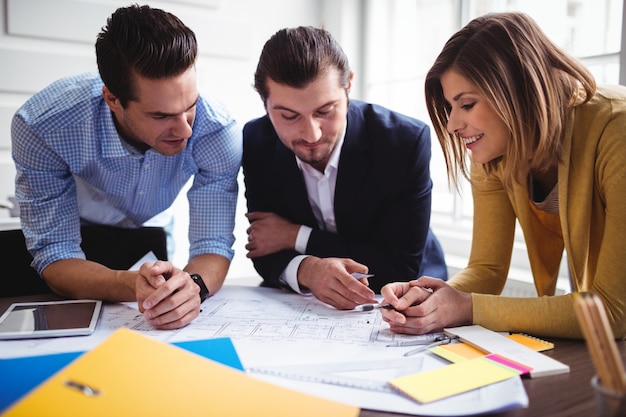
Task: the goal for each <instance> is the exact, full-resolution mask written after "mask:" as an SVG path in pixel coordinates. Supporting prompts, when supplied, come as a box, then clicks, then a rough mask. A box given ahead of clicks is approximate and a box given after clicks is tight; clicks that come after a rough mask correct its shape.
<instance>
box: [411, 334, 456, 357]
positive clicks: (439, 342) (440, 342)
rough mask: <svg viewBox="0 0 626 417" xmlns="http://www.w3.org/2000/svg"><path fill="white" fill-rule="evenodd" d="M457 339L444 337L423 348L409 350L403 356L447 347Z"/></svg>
mask: <svg viewBox="0 0 626 417" xmlns="http://www.w3.org/2000/svg"><path fill="white" fill-rule="evenodd" d="M458 338H459V337H458V336H444V337H442V338H441V339H440V340H437V341H436V342H433V343H431V344H429V345H424V346H420V347H418V348H417V349H413V350H409V351H408V352H406V353H405V354H404V356H412V355H415V354H416V353H419V352H422V351H424V350H428V349H432V348H434V347H436V346H441V345H447V344H448V343H450V342H451V341H453V340H455V339H458Z"/></svg>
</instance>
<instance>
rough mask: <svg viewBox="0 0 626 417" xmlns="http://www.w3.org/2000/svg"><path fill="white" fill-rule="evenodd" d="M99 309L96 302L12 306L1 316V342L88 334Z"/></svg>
mask: <svg viewBox="0 0 626 417" xmlns="http://www.w3.org/2000/svg"><path fill="white" fill-rule="evenodd" d="M101 309H102V301H99V300H63V301H39V302H31V303H13V304H11V306H10V307H9V308H8V309H7V311H5V313H4V314H3V315H2V316H1V317H0V339H31V338H38V337H57V336H80V335H87V334H90V333H92V332H93V331H94V330H95V328H96V324H97V322H98V318H99V317H100V310H101Z"/></svg>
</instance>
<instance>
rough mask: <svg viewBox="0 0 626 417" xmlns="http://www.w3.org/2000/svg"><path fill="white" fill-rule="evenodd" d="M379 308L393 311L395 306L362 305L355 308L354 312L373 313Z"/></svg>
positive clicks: (386, 304)
mask: <svg viewBox="0 0 626 417" xmlns="http://www.w3.org/2000/svg"><path fill="white" fill-rule="evenodd" d="M379 308H384V309H386V310H393V306H392V305H391V304H389V303H385V304H380V303H378V304H361V305H358V306H356V307H354V308H353V310H354V311H372V310H376V309H379Z"/></svg>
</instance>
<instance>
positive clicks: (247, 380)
mask: <svg viewBox="0 0 626 417" xmlns="http://www.w3.org/2000/svg"><path fill="white" fill-rule="evenodd" d="M359 411H360V410H359V408H357V407H353V406H349V405H345V404H341V403H337V402H333V401H329V400H326V399H321V398H317V397H314V396H311V395H308V394H304V393H300V392H297V391H292V390H289V389H286V388H282V387H278V386H275V385H272V384H269V383H266V382H263V381H260V380H257V379H254V378H252V377H250V376H249V375H246V374H245V373H244V372H241V371H238V370H236V369H233V368H230V367H227V366H225V365H222V364H220V363H217V362H214V361H211V360H208V359H205V358H202V357H200V356H198V355H196V354H193V353H191V352H188V351H185V350H183V349H181V348H178V347H176V346H172V345H169V344H166V343H162V342H159V341H156V340H154V339H150V338H148V337H147V336H144V335H141V334H139V333H137V332H135V331H132V330H129V329H125V328H122V329H119V330H117V331H115V332H114V333H113V334H112V335H111V336H110V337H109V338H107V339H106V340H105V341H104V342H103V343H102V344H100V345H99V346H97V347H96V348H95V349H93V350H91V351H89V352H87V353H85V354H83V355H82V356H80V357H78V358H77V359H76V360H75V361H73V362H71V363H70V364H69V365H68V366H66V367H65V368H63V369H62V370H60V371H59V372H58V373H56V374H55V375H53V376H52V377H50V378H49V379H48V380H46V381H45V382H43V383H42V384H41V385H39V386H38V387H37V388H35V389H34V390H33V391H31V392H30V393H29V394H27V395H26V396H25V397H24V398H22V399H21V400H20V401H18V402H17V403H15V404H14V405H13V406H12V407H10V408H9V409H7V410H6V413H5V414H3V416H6V417H9V416H38V417H45V416H65V417H71V416H90V417H96V416H107V417H110V416H121V415H126V416H150V417H159V416H167V417H172V416H185V417H193V416H229V417H230V416H272V417H277V416H285V417H287V416H289V417H292V416H296V415H297V416H311V417H319V416H341V417H344V416H345V417H348V416H350V417H354V416H357V415H358V414H359Z"/></svg>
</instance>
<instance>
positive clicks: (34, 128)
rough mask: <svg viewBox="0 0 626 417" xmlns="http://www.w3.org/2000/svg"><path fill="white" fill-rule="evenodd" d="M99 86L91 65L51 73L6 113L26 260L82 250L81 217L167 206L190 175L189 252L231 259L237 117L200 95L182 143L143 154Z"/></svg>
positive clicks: (123, 223)
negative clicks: (123, 132)
mask: <svg viewBox="0 0 626 417" xmlns="http://www.w3.org/2000/svg"><path fill="white" fill-rule="evenodd" d="M102 86H103V84H102V81H101V80H100V77H99V76H98V74H94V73H89V74H82V75H78V76H74V77H68V78H64V79H61V80H58V81H56V82H54V83H53V84H51V85H50V86H48V87H46V88H45V89H44V90H42V91H41V92H39V93H37V94H35V95H34V96H33V97H32V98H30V99H29V100H28V101H27V102H26V103H25V104H24V105H23V106H22V107H21V108H20V109H19V110H18V111H17V113H16V114H15V116H14V118H13V123H12V126H11V135H12V154H13V160H14V162H15V166H16V170H17V176H16V180H15V187H16V197H17V200H18V203H19V207H20V215H21V221H22V229H23V231H24V235H25V237H26V242H27V246H28V248H29V250H30V252H31V254H32V255H33V257H34V261H33V267H34V268H35V269H36V270H37V271H38V272H39V273H41V272H42V271H43V269H44V268H45V267H46V266H48V265H49V264H51V263H52V262H55V261H57V260H60V259H68V258H79V259H84V258H85V255H84V253H83V251H82V250H81V248H80V241H81V239H80V225H81V222H82V223H97V224H105V225H112V226H118V227H127V228H135V227H140V226H141V225H142V224H143V223H144V222H146V221H147V220H149V219H150V218H152V217H154V216H155V215H157V214H159V213H160V212H162V211H164V210H166V209H167V208H168V207H170V205H171V204H172V202H173V201H174V199H175V198H176V196H177V195H178V193H179V192H180V190H181V189H182V188H183V186H184V185H185V184H186V183H187V181H188V180H189V179H190V178H191V177H192V176H193V177H194V179H193V183H192V185H191V188H190V189H189V191H188V193H187V197H188V200H189V256H190V258H191V257H194V256H197V255H201V254H205V253H214V254H218V255H222V256H224V257H226V258H228V259H231V260H232V257H233V249H232V246H233V243H234V241H235V237H234V234H233V230H234V225H235V209H236V204H237V174H238V172H239V167H240V164H241V152H242V141H241V129H240V128H239V127H238V125H237V123H236V122H235V121H234V120H233V119H232V118H231V117H230V115H229V114H228V113H227V111H226V110H225V109H224V108H223V107H222V106H221V105H220V104H219V103H217V102H213V101H209V100H208V99H207V98H206V97H201V98H200V99H199V100H198V103H197V108H196V117H195V121H194V124H193V135H192V136H191V137H190V138H189V140H188V144H187V147H186V148H185V150H184V151H182V152H181V153H179V154H177V155H173V156H163V155H161V154H159V153H157V152H155V151H153V150H148V151H147V152H145V154H142V153H139V152H136V151H133V149H132V148H131V147H129V146H128V145H126V144H124V143H123V142H122V141H121V139H120V137H119V135H118V134H117V131H116V129H115V125H114V122H113V117H112V115H111V111H110V109H109V107H108V106H107V105H106V103H105V102H104V100H103V98H102Z"/></svg>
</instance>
